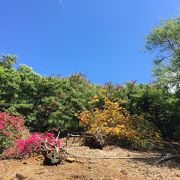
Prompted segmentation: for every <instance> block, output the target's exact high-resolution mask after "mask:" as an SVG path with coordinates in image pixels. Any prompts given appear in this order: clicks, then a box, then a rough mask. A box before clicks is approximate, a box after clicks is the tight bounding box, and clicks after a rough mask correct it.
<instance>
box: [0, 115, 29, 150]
mask: <svg viewBox="0 0 180 180" xmlns="http://www.w3.org/2000/svg"><path fill="white" fill-rule="evenodd" d="M28 135H29V132H28V129H27V128H26V126H25V125H24V119H23V118H22V117H20V116H10V115H8V114H7V113H6V112H0V153H2V152H3V150H4V149H6V148H8V147H10V146H12V145H13V144H14V142H15V141H16V140H17V139H20V138H21V139H23V138H26V137H27V136H28Z"/></svg>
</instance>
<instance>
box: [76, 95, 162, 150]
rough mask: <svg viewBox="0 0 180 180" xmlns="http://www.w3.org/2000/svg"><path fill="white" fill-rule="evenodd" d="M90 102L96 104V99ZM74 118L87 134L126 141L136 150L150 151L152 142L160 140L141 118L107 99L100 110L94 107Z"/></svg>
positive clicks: (148, 124) (149, 125)
mask: <svg viewBox="0 0 180 180" xmlns="http://www.w3.org/2000/svg"><path fill="white" fill-rule="evenodd" d="M101 100H102V99H101ZM92 101H94V102H96V103H97V102H98V101H99V100H98V97H94V99H93V100H92ZM76 116H78V118H79V119H80V124H81V126H83V127H84V128H85V130H87V131H88V132H90V133H94V134H102V135H103V136H105V137H106V138H107V139H108V138H109V139H111V138H113V137H116V138H117V139H119V140H127V142H131V144H132V145H133V147H136V148H142V149H148V148H149V147H150V148H151V149H152V148H153V146H152V142H157V141H158V140H160V139H161V138H160V135H159V132H156V130H155V128H154V127H153V126H152V125H151V124H150V123H149V122H148V121H146V120H145V119H144V118H143V116H136V117H134V116H132V115H130V114H129V113H128V112H127V110H126V109H125V108H123V107H122V106H120V105H119V104H118V103H117V102H112V101H110V100H109V99H108V98H107V97H105V98H104V99H103V105H102V107H101V108H96V107H94V108H93V109H92V110H86V111H83V112H81V113H79V114H77V115H76ZM146 146H148V147H146Z"/></svg>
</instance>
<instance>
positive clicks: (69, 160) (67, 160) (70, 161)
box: [65, 157, 75, 163]
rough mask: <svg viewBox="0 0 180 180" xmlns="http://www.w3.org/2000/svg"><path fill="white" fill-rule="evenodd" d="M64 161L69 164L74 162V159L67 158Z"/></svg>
mask: <svg viewBox="0 0 180 180" xmlns="http://www.w3.org/2000/svg"><path fill="white" fill-rule="evenodd" d="M65 161H66V162H69V163H72V162H74V161H75V158H71V157H67V158H66V159H65Z"/></svg>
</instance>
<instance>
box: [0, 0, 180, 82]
mask: <svg viewBox="0 0 180 180" xmlns="http://www.w3.org/2000/svg"><path fill="white" fill-rule="evenodd" d="M179 11H180V1H179V0H0V22H1V25H0V54H2V53H5V54H7V53H11V54H16V55H18V57H19V59H18V63H19V64H27V65H28V66H31V67H33V70H34V71H36V72H38V73H40V74H42V75H52V74H58V75H64V76H68V75H70V74H71V73H74V72H82V73H84V74H85V75H87V78H88V79H89V80H90V81H91V82H94V83H104V82H109V81H111V82H113V83H123V82H125V81H130V80H137V82H142V83H147V82H150V81H151V80H152V77H151V66H152V55H150V54H148V53H143V52H142V49H143V47H144V37H145V36H146V35H147V34H148V33H149V32H150V30H151V28H152V27H154V26H156V25H158V22H159V20H160V19H162V18H169V17H172V16H174V15H176V14H177V13H179Z"/></svg>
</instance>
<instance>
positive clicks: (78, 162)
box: [0, 143, 180, 180]
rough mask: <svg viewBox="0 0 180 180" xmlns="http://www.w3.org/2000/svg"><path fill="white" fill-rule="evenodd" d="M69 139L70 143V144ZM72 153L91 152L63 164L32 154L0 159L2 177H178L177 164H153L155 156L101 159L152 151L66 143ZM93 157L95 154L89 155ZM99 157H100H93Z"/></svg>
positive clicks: (33, 179)
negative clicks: (73, 145)
mask: <svg viewBox="0 0 180 180" xmlns="http://www.w3.org/2000/svg"><path fill="white" fill-rule="evenodd" d="M71 145H72V143H71V144H70V146H71ZM66 150H67V151H68V152H69V153H71V154H74V155H79V156H90V157H91V158H87V157H86V158H82V157H81V158H76V159H75V161H74V162H71V163H69V162H64V164H63V165H57V166H44V165H43V164H42V159H41V158H37V157H31V158H28V159H26V160H3V161H0V179H1V180H10V179H12V180H16V179H19V180H23V179H27V180H39V179H40V180H65V179H69V180H74V179H75V180H76V179H77V180H121V179H122V180H124V179H125V180H126V179H127V180H131V179H132V180H135V179H137V180H141V179H142V180H144V179H165V180H168V179H170V180H172V179H177V180H179V179H180V164H177V163H174V162H167V163H165V164H163V165H160V166H157V165H153V163H154V161H155V159H145V160H144V159H143V160H133V159H101V158H102V157H120V156H121V157H135V156H136V157H137V156H145V157H149V156H154V155H156V154H155V153H147V152H136V151H130V150H125V149H122V148H119V147H112V146H107V147H105V148H104V149H103V150H97V149H89V148H88V147H85V146H79V147H78V146H77V147H72V146H71V147H66ZM92 157H94V158H92ZM96 157H100V158H96Z"/></svg>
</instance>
